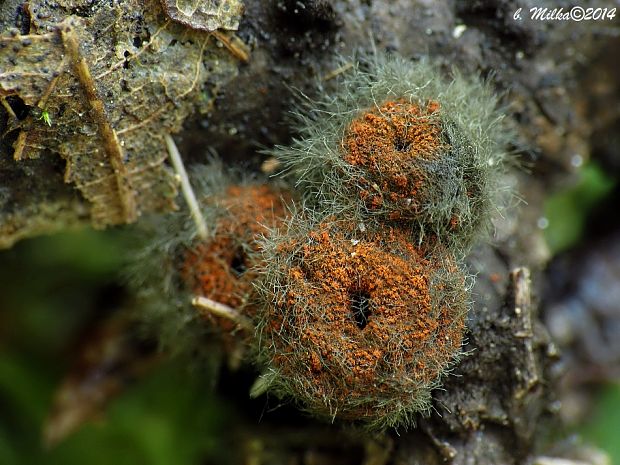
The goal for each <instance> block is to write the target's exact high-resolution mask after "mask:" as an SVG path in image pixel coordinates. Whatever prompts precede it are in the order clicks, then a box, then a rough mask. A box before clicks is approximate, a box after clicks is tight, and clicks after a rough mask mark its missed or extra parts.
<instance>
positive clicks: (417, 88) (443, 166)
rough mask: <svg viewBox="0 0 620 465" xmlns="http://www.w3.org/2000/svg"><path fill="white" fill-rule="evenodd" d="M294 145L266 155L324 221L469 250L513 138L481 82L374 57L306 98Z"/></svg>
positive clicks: (485, 220) (493, 203) (493, 200)
mask: <svg viewBox="0 0 620 465" xmlns="http://www.w3.org/2000/svg"><path fill="white" fill-rule="evenodd" d="M291 128H292V129H293V130H294V131H295V132H296V133H297V138H296V139H294V141H293V142H292V144H291V145H290V146H278V147H276V148H275V149H273V150H271V151H269V152H268V153H270V154H271V155H274V156H275V157H277V158H278V159H279V160H280V161H281V162H282V164H283V165H284V173H285V174H286V175H287V176H290V177H291V178H292V179H293V180H294V182H295V183H296V185H297V186H298V187H300V188H301V190H302V191H303V193H304V200H305V201H306V202H307V203H308V204H313V205H314V206H315V207H314V208H315V209H317V210H319V211H321V212H322V213H323V214H325V215H330V214H335V215H337V216H338V217H340V218H343V217H344V218H346V219H348V220H351V221H353V222H369V221H376V222H379V223H385V222H395V221H397V222H400V223H401V225H406V227H407V228H408V229H409V230H410V234H411V235H412V240H413V241H414V242H415V243H418V242H421V241H424V240H427V237H429V236H431V237H433V238H434V239H435V240H437V242H439V243H441V244H444V245H445V246H449V247H452V248H453V249H454V251H459V252H463V253H464V252H466V251H467V249H468V248H469V247H470V246H471V244H472V243H473V240H474V238H475V237H476V236H478V235H479V234H480V233H481V232H482V231H484V230H485V228H486V226H487V225H488V224H489V219H490V214H491V213H492V211H493V210H494V209H496V208H498V207H497V206H498V205H499V204H501V203H502V202H501V201H499V199H498V194H499V191H500V189H499V184H498V181H499V178H500V177H501V174H503V172H504V170H505V168H504V167H505V165H506V163H505V161H506V158H507V157H506V152H505V147H506V145H507V143H508V142H509V141H510V140H511V138H512V132H511V131H510V130H509V129H508V127H507V126H506V124H505V123H504V122H503V114H502V112H501V110H500V109H498V105H497V98H496V97H495V96H494V94H493V93H492V91H491V89H490V87H489V86H488V85H487V84H485V83H483V82H480V81H479V80H477V79H473V78H472V79H468V78H465V77H464V76H462V75H461V74H459V73H458V72H456V71H454V72H453V77H452V78H451V79H446V78H445V77H443V75H442V74H441V73H440V71H439V69H438V67H437V66H436V65H433V64H431V63H429V62H428V61H420V62H417V63H414V62H411V61H409V60H405V59H402V58H399V57H394V56H384V55H377V56H373V57H370V58H367V59H366V60H365V61H364V62H363V63H361V64H359V63H358V64H356V65H355V66H354V67H353V69H352V71H350V72H349V73H347V74H346V75H345V76H344V78H343V79H342V82H340V83H339V84H338V85H337V86H336V87H335V88H334V89H333V90H331V91H323V92H321V96H320V97H319V98H318V99H317V100H311V99H308V98H305V99H303V100H302V101H301V102H300V104H299V106H298V108H297V111H296V112H295V113H294V115H293V121H292V124H291Z"/></svg>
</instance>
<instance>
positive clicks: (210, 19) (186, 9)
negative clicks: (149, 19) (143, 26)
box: [161, 0, 243, 31]
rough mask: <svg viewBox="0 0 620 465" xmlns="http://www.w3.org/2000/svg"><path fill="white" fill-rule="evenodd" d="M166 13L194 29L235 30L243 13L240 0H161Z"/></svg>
mask: <svg viewBox="0 0 620 465" xmlns="http://www.w3.org/2000/svg"><path fill="white" fill-rule="evenodd" d="M161 3H162V5H163V7H164V10H166V14H167V15H168V16H170V18H172V19H173V20H174V21H178V22H179V23H181V24H185V25H186V26H189V27H191V28H194V29H202V30H203V31H215V30H216V29H231V30H235V31H236V30H237V28H238V27H239V19H240V18H241V14H242V13H243V3H242V2H241V1H240V0H161Z"/></svg>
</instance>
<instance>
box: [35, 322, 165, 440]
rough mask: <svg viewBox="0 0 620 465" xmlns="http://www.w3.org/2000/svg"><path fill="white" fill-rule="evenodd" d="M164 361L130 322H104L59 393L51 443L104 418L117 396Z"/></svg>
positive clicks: (47, 435)
mask: <svg viewBox="0 0 620 465" xmlns="http://www.w3.org/2000/svg"><path fill="white" fill-rule="evenodd" d="M159 360H160V356H159V355H158V352H157V350H156V348H155V344H148V343H145V342H144V341H142V340H140V339H139V338H138V337H137V336H136V331H135V328H134V327H132V325H131V324H130V323H129V322H128V320H127V319H124V318H119V317H112V319H110V320H107V321H105V322H103V324H102V325H101V326H100V327H98V328H96V329H95V330H94V331H93V332H92V333H91V334H89V335H88V339H87V342H85V343H84V344H83V345H82V346H80V347H79V349H78V357H77V360H76V364H75V366H73V368H72V369H71V370H70V372H69V373H68V374H67V376H66V377H65V379H64V380H63V382H62V384H61V385H60V386H59V388H58V389H57V391H56V394H55V396H54V404H53V406H52V409H51V412H50V415H49V417H48V419H47V421H46V423H45V426H44V431H43V437H44V440H45V442H46V444H48V445H50V446H53V445H55V444H57V443H58V442H60V441H62V440H63V439H64V438H66V437H67V436H69V435H70V434H71V433H73V432H74V431H75V430H77V429H78V428H79V427H80V426H81V425H83V424H84V423H85V422H87V421H90V420H93V419H95V418H96V417H97V416H99V415H101V414H102V413H103V412H104V410H105V407H106V406H107V405H108V403H109V402H110V401H111V400H112V399H113V398H114V397H116V396H117V395H119V394H121V393H122V392H123V390H124V389H125V388H126V387H127V386H128V385H129V384H131V382H132V381H134V380H136V379H138V378H140V377H142V376H145V375H146V374H147V373H149V372H150V371H151V369H152V368H154V366H155V365H156V364H157V363H158V361H159Z"/></svg>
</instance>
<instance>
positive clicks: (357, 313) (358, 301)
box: [349, 290, 370, 329]
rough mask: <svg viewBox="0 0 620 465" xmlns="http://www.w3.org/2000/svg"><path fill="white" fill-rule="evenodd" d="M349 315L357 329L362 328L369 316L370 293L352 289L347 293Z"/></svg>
mask: <svg viewBox="0 0 620 465" xmlns="http://www.w3.org/2000/svg"><path fill="white" fill-rule="evenodd" d="M349 300H350V302H351V316H352V317H353V320H354V321H355V324H356V325H357V327H358V328H359V329H364V328H365V327H366V325H367V324H368V318H369V317H370V294H368V292H365V291H359V290H356V291H353V292H351V293H350V295H349Z"/></svg>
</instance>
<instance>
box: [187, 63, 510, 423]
mask: <svg viewBox="0 0 620 465" xmlns="http://www.w3.org/2000/svg"><path fill="white" fill-rule="evenodd" d="M369 67H370V70H368V69H362V68H361V67H359V66H358V67H357V68H355V70H354V71H353V73H352V74H351V75H350V76H349V77H347V78H346V79H345V80H344V82H343V83H342V86H341V89H340V90H336V91H335V93H334V94H331V95H327V97H326V98H325V99H324V100H319V101H312V102H309V103H308V104H307V106H301V107H300V109H299V111H298V112H297V113H296V117H297V118H298V120H297V127H296V129H297V131H298V133H299V137H298V138H296V139H295V140H294V141H293V142H292V143H291V145H289V146H278V147H276V148H274V149H272V150H271V154H272V155H274V156H275V157H276V159H278V160H279V162H280V164H281V165H282V166H283V173H284V176H282V177H281V180H280V184H279V185H280V186H282V185H286V182H287V181H289V180H290V178H292V182H289V184H288V185H289V186H290V187H288V188H283V187H274V184H273V183H272V184H270V183H266V182H265V183H263V184H260V183H257V182H246V183H235V182H233V181H226V182H225V184H226V185H224V186H223V187H222V186H221V185H220V187H219V190H217V192H203V193H202V195H203V196H204V197H205V198H207V200H206V201H205V202H204V204H203V206H204V205H207V206H208V208H206V210H205V217H207V218H208V221H209V223H210V224H211V225H212V228H211V232H210V234H209V235H208V237H207V238H206V239H205V238H201V239H198V238H195V237H194V236H192V238H191V240H189V241H186V242H185V243H183V244H182V247H181V249H182V253H181V254H178V253H177V257H179V256H180V258H177V261H176V263H177V265H176V272H177V274H178V275H179V276H180V277H181V281H182V282H183V283H184V286H185V288H186V290H187V291H188V292H189V293H190V294H192V295H193V296H194V297H197V298H200V299H203V300H207V301H208V302H210V304H208V305H206V306H202V307H201V306H200V305H198V306H197V308H198V310H199V314H200V318H201V320H202V323H203V324H204V325H209V326H211V327H213V328H216V329H217V331H219V333H220V334H222V335H223V336H224V337H223V339H224V340H226V339H227V337H228V338H229V343H234V344H239V343H241V344H243V345H245V346H247V347H249V348H250V350H249V352H248V353H249V354H250V355H249V358H250V362H251V363H253V364H254V365H255V366H256V367H257V368H258V369H260V370H261V375H260V377H259V378H258V380H257V381H256V383H255V384H254V386H253V388H252V391H251V394H252V395H260V394H262V393H265V392H268V393H270V394H273V395H275V396H277V397H279V398H282V399H288V400H292V401H293V402H295V403H296V404H297V405H299V406H300V407H301V408H302V409H305V410H306V411H308V412H309V413H311V414H312V415H314V416H316V417H320V418H326V419H329V420H333V419H334V418H339V419H343V420H348V421H353V422H356V423H361V424H364V425H366V426H367V427H368V428H370V429H384V428H387V427H397V426H408V425H411V424H413V423H414V422H415V418H416V415H417V414H419V413H422V414H425V413H428V412H429V411H430V409H431V401H432V396H431V392H432V390H433V389H434V388H436V387H438V386H439V385H440V383H441V380H442V378H443V376H445V375H446V374H447V373H448V372H449V371H450V370H451V368H452V367H453V366H454V364H455V363H456V362H457V361H458V359H459V356H460V354H461V346H462V342H463V337H464V334H465V330H466V325H465V321H466V317H467V312H468V309H469V306H470V295H469V288H470V285H471V277H470V276H469V275H468V274H467V272H466V270H465V266H464V264H463V258H464V256H465V255H466V253H467V251H468V250H469V248H470V247H471V246H472V244H473V243H474V241H475V240H476V239H477V238H478V237H479V236H480V234H479V233H481V232H483V231H484V230H485V225H486V224H488V221H489V218H490V216H491V215H490V212H491V211H492V210H493V209H494V208H495V203H496V191H497V187H496V184H497V183H496V182H495V180H496V179H499V176H500V174H501V173H502V169H503V168H502V166H503V164H504V163H503V162H504V158H505V152H504V150H503V147H504V146H505V145H506V144H507V143H508V142H509V141H510V132H509V131H502V130H498V128H499V129H502V128H503V126H501V125H500V123H499V122H500V121H501V119H502V118H501V115H500V114H499V111H498V110H497V105H496V104H497V101H496V99H495V97H494V96H493V95H492V93H491V92H490V90H489V88H488V87H487V86H485V85H484V84H481V83H479V82H478V81H475V80H465V79H463V78H462V77H458V76H457V77H456V78H455V79H454V80H453V81H452V82H451V83H447V82H446V81H445V80H443V78H442V77H441V75H440V73H439V72H438V70H437V68H436V67H434V66H431V65H430V64H428V63H418V64H412V63H410V62H407V61H405V60H402V59H397V58H394V57H376V59H375V60H374V61H373V62H372V63H370V65H369ZM373 67H374V68H373ZM381 95H383V99H380V98H379V96H381ZM313 105H315V106H313ZM316 106H318V108H319V111H315V110H316V108H317V107H316ZM317 114H318V115H321V114H323V115H327V116H325V117H324V118H317V117H316V115H317ZM216 177H221V178H225V176H220V175H216ZM293 186H294V187H293ZM293 199H295V200H293ZM295 202H296V203H297V204H298V205H302V206H303V207H298V208H293V206H294V203H295ZM195 301H196V298H195V299H194V302H195ZM222 308H224V309H228V310H226V311H221V309H222ZM241 322H243V323H244V324H241ZM239 335H241V338H239V337H238V336H239ZM231 341H232V342H231Z"/></svg>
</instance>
